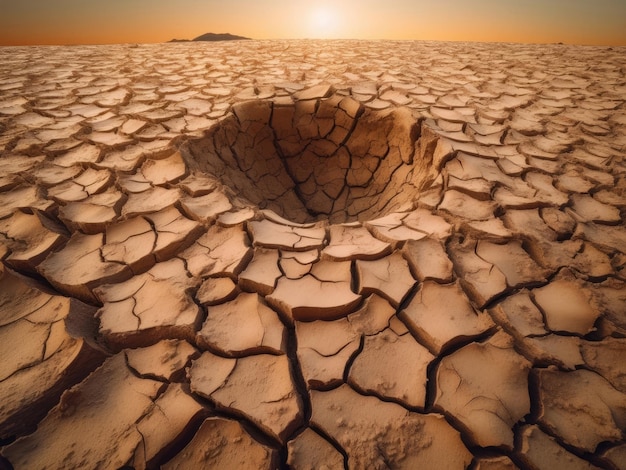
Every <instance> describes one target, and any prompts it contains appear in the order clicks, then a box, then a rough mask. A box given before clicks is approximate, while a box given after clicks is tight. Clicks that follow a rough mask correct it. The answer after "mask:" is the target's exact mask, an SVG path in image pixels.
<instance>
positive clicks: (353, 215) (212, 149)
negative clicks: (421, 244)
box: [181, 95, 447, 223]
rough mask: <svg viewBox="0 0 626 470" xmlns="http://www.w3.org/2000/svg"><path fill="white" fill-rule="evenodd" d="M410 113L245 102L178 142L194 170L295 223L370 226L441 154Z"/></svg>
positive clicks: (426, 178) (433, 170) (319, 102)
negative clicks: (200, 132)
mask: <svg viewBox="0 0 626 470" xmlns="http://www.w3.org/2000/svg"><path fill="white" fill-rule="evenodd" d="M438 143H439V138H438V137H437V135H436V134H435V133H434V132H433V131H431V130H430V129H429V128H428V127H427V126H425V125H424V124H423V123H422V122H421V120H420V119H416V118H415V116H414V113H413V112H412V111H411V110H409V109H407V108H395V109H390V110H384V111H375V110H371V109H368V108H365V107H364V106H363V105H361V104H360V103H359V102H357V101H355V100H353V99H351V98H347V97H342V96H339V95H333V96H331V97H329V98H324V99H313V100H303V101H296V102H295V103H290V104H286V105H285V104H282V103H280V104H279V103H276V102H272V101H249V102H245V103H241V104H238V105H236V106H234V107H233V113H232V114H231V115H229V116H227V117H226V118H225V119H223V120H222V121H220V122H219V123H217V124H215V125H214V126H213V127H212V128H211V129H209V130H208V131H207V132H206V133H205V135H204V137H202V138H200V139H195V140H192V141H188V142H186V143H185V144H183V146H182V148H181V153H182V154H183V156H184V158H185V160H186V161H187V164H188V165H189V166H190V168H192V169H195V170H196V171H201V172H204V173H208V174H211V175H214V176H215V177H217V178H218V179H219V180H221V181H222V183H223V184H224V185H225V186H227V187H229V188H230V189H231V190H232V191H233V192H234V193H235V194H236V195H237V196H240V197H242V198H244V199H246V200H247V201H249V202H250V203H252V204H254V205H257V206H259V207H260V208H262V209H271V210H273V211H275V212H277V213H278V214H280V215H281V216H283V217H285V218H287V219H289V220H291V221H294V222H301V223H302V222H311V221H316V220H323V219H328V220H329V221H330V222H331V223H342V222H351V221H356V220H368V219H373V218H376V217H379V216H381V215H384V214H385V213H388V212H391V211H394V210H397V209H399V208H402V207H407V206H410V205H411V204H412V203H413V201H414V200H415V197H416V196H417V194H419V192H420V191H421V190H423V189H426V188H428V187H429V186H430V185H431V184H432V182H433V181H434V180H435V178H436V177H437V176H438V174H439V171H440V167H441V164H442V162H443V158H444V156H445V155H446V154H447V151H446V150H444V147H445V146H439V145H438Z"/></svg>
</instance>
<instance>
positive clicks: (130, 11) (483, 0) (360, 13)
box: [0, 0, 626, 45]
mask: <svg viewBox="0 0 626 470" xmlns="http://www.w3.org/2000/svg"><path fill="white" fill-rule="evenodd" d="M624 25H626V1H624V0H593V1H592V0H524V1H522V0H334V1H332V0H317V1H312V0H307V1H305V0H273V1H272V0H176V1H175V0H106V1H105V0H0V45H21V44H106V43H128V42H139V43H142V42H164V41H168V40H169V39H172V38H185V39H192V38H194V37H195V36H198V35H200V34H203V33H206V32H217V33H221V32H230V33H233V34H239V35H243V36H248V37H252V38H255V39H277V38H357V39H435V40H453V41H504V42H509V41H511V42H540V43H543V42H564V43H574V44H602V45H626V27H625V26H624Z"/></svg>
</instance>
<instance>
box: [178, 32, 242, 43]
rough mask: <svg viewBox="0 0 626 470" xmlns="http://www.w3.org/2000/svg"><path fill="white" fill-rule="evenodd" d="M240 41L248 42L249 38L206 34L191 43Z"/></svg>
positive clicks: (226, 34)
mask: <svg viewBox="0 0 626 470" xmlns="http://www.w3.org/2000/svg"><path fill="white" fill-rule="evenodd" d="M242 39H245V40H248V39H250V38H246V37H244V36H237V35H235V34H230V33H206V34H203V35H201V36H198V37H197V38H194V39H192V41H240V40H242ZM169 42H189V39H172V40H170V41H169Z"/></svg>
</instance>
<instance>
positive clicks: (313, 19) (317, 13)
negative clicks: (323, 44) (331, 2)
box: [309, 7, 339, 39]
mask: <svg viewBox="0 0 626 470" xmlns="http://www.w3.org/2000/svg"><path fill="white" fill-rule="evenodd" d="M309 23H310V35H311V37H315V38H323V39H324V38H332V37H336V36H337V35H338V33H339V17H338V14H337V12H336V11H335V10H333V9H332V8H331V7H318V8H316V9H315V10H313V11H311V13H310V16H309Z"/></svg>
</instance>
